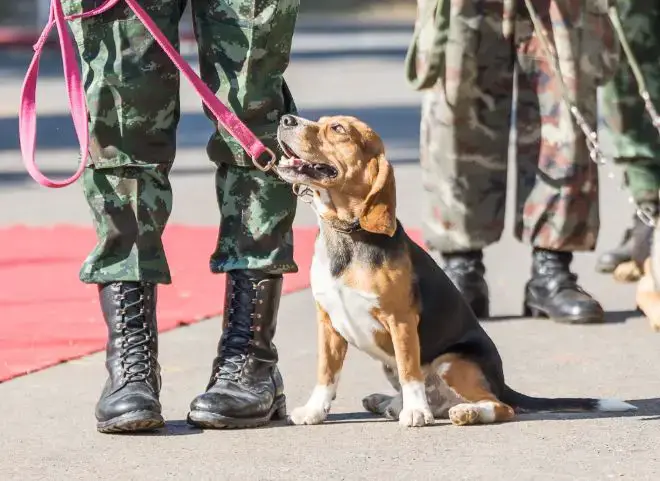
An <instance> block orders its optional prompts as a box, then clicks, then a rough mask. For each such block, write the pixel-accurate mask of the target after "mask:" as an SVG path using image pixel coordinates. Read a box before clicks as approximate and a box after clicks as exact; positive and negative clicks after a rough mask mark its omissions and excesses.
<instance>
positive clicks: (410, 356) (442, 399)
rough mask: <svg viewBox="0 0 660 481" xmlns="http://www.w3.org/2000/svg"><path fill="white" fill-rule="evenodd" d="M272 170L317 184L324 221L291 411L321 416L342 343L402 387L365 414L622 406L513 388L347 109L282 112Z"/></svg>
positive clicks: (376, 398)
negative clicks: (279, 155) (312, 383)
mask: <svg viewBox="0 0 660 481" xmlns="http://www.w3.org/2000/svg"><path fill="white" fill-rule="evenodd" d="M278 136H279V140H280V143H281V145H282V148H283V149H284V151H285V152H286V154H287V157H288V158H286V159H283V160H282V161H281V162H280V164H279V166H278V167H277V170H278V173H279V175H280V176H281V177H282V178H283V179H284V180H285V181H287V182H290V183H292V184H303V185H305V186H307V187H309V188H311V189H312V191H313V205H314V208H315V210H316V212H317V215H318V218H319V224H320V232H319V237H318V239H317V241H316V246H315V253H314V260H313V265H312V279H311V280H312V291H313V293H314V296H315V298H316V303H317V318H318V322H319V331H318V332H319V339H318V347H319V357H318V375H317V378H318V380H317V386H316V388H315V389H314V391H313V393H312V395H311V396H310V398H309V401H308V402H307V404H305V405H304V406H301V407H300V408H297V409H296V410H294V411H293V412H292V413H291V416H290V418H291V420H292V422H293V423H295V424H315V423H320V422H322V421H323V420H324V419H325V418H326V415H327V413H328V411H329V409H330V405H331V402H332V400H333V399H334V396H335V393H336V388H337V384H338V381H339V374H340V372H341V368H342V366H343V361H344V357H345V355H346V351H347V347H348V345H349V344H352V345H354V346H355V347H357V348H358V349H361V350H363V351H365V352H367V353H368V354H369V355H371V356H372V357H373V358H375V359H377V360H378V361H380V362H382V363H383V366H384V369H385V372H386V374H387V377H388V379H389V380H390V382H391V383H392V385H393V386H394V387H395V388H396V390H397V392H398V394H397V395H395V396H388V395H383V394H373V395H371V396H368V397H366V398H365V399H364V400H363V404H364V406H365V408H366V409H367V410H369V411H371V412H374V413H378V414H382V415H385V416H388V417H390V418H394V419H398V420H399V422H400V423H401V424H403V425H406V426H421V425H425V424H429V423H431V422H433V420H434V418H437V417H442V416H448V417H449V418H450V419H451V421H452V422H453V423H454V424H459V425H462V424H475V423H480V422H481V423H487V422H497V421H507V420H510V419H512V418H513V417H514V413H515V412H516V411H558V410H565V411H595V410H627V409H635V408H634V406H631V405H629V404H626V403H623V402H620V401H605V400H598V399H585V398H563V399H547V398H533V397H529V396H526V395H523V394H520V393H518V392H516V391H514V390H513V389H511V388H509V387H508V386H507V385H506V383H505V381H504V374H503V369H502V361H501V359H500V356H499V353H498V351H497V348H496V347H495V345H494V343H493V341H492V340H491V339H490V337H489V336H488V335H487V334H486V332H485V331H484V329H483V328H482V327H481V325H480V324H479V321H478V320H477V319H476V317H475V316H474V315H473V313H472V311H471V310H470V308H469V307H468V305H467V303H466V302H465V301H464V300H463V298H462V296H461V295H460V293H459V292H458V290H457V289H456V288H455V287H454V285H453V284H452V282H451V281H450V280H449V278H448V277H447V276H446V275H445V273H444V272H443V271H442V269H441V268H440V267H439V266H438V265H437V264H436V262H435V261H434V260H433V259H432V258H431V257H430V256H429V255H428V254H427V253H426V252H425V251H424V250H423V249H422V248H421V247H419V246H418V245H417V244H416V243H415V242H413V241H412V240H411V239H410V238H409V237H408V235H407V234H406V232H405V230H404V228H403V226H402V225H401V223H400V222H398V220H397V218H396V213H395V210H396V191H395V180H394V174H393V170H392V167H391V165H390V164H389V162H387V160H386V158H385V152H384V147H383V143H382V141H381V139H380V138H379V137H378V135H377V134H376V133H375V132H374V131H373V130H372V129H370V128H369V127H368V126H367V125H365V124H364V123H363V122H361V121H359V120H357V119H355V118H352V117H333V118H322V119H320V120H319V121H318V122H311V121H308V120H304V119H301V118H299V117H293V116H285V117H284V118H283V119H282V121H281V123H280V128H279V132H278Z"/></svg>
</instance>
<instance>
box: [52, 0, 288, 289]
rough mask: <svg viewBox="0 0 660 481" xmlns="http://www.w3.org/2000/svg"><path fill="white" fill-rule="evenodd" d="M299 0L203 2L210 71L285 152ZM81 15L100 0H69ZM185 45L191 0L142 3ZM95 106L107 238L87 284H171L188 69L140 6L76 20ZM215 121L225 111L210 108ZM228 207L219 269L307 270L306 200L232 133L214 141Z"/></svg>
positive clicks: (96, 160)
mask: <svg viewBox="0 0 660 481" xmlns="http://www.w3.org/2000/svg"><path fill="white" fill-rule="evenodd" d="M298 1H299V0H280V1H277V0H224V1H218V0H215V1H214V0H192V3H191V5H192V9H193V19H194V26H195V34H196V38H197V41H198V44H199V59H200V72H201V77H202V78H203V79H204V81H205V82H206V83H207V84H208V85H209V87H210V88H211V90H212V91H213V92H216V93H217V95H218V96H219V97H220V98H221V99H222V100H223V101H224V102H225V103H226V104H227V105H228V106H229V107H230V108H231V109H232V111H234V112H235V113H237V114H238V116H239V117H240V118H241V120H243V122H245V124H246V125H247V126H248V127H249V128H250V129H251V130H252V131H253V132H255V133H256V134H257V135H258V136H259V137H260V139H261V140H262V141H263V142H264V144H265V145H266V146H268V147H270V148H271V149H273V150H276V149H277V142H276V138H275V136H276V126H277V122H278V119H279V117H280V116H281V115H283V114H285V113H290V112H295V105H294V103H293V100H292V99H291V96H290V95H289V93H288V90H287V88H286V84H285V82H284V80H283V77H282V76H283V73H284V71H285V69H286V67H287V65H288V61H289V51H290V48H291V39H292V35H293V30H294V26H295V21H296V16H297V10H298ZM63 3H64V7H65V12H66V13H69V14H70V13H77V12H79V11H80V9H81V3H82V6H84V8H85V10H89V9H90V8H92V7H94V6H96V5H98V4H100V3H101V1H100V0H83V1H82V2H81V1H80V0H64V2H63ZM140 4H141V5H142V6H143V7H144V8H145V10H146V11H147V13H149V15H150V16H151V17H152V18H153V19H154V21H155V22H156V24H157V25H158V27H159V28H160V29H161V30H162V31H163V32H164V33H165V35H166V36H167V38H168V40H169V41H170V42H171V43H172V44H173V45H175V46H178V31H179V21H180V19H181V16H182V14H183V10H184V8H185V6H186V0H141V2H140ZM72 27H73V32H74V35H75V38H76V41H77V44H78V48H79V51H80V54H81V56H82V59H83V74H84V83H85V90H86V94H87V102H88V106H89V117H90V134H91V158H92V164H91V165H90V166H89V168H88V169H87V170H86V172H85V174H84V177H83V187H84V191H85V196H86V198H87V201H88V203H89V205H90V207H91V211H92V214H93V216H94V221H95V225H96V231H97V235H98V238H99V241H98V244H97V245H96V247H95V248H94V250H93V251H92V253H91V254H90V255H89V257H88V258H87V259H86V261H85V263H84V265H83V267H82V269H81V272H80V278H81V280H82V281H83V282H88V283H103V282H111V281H148V282H154V283H164V284H167V283H170V282H171V278H170V273H169V269H168V265H167V260H166V258H165V252H164V250H163V244H162V241H161V234H162V232H163V230H164V229H165V225H166V223H167V220H168V217H169V215H170V212H171V210H172V190H171V186H170V182H169V180H168V174H169V172H170V169H171V168H172V162H173V161H174V157H175V152H176V130H177V124H178V121H179V116H180V113H179V72H178V70H177V68H176V67H175V66H174V64H173V63H172V62H171V61H170V60H169V58H168V57H167V56H166V54H165V53H164V52H163V51H162V49H161V48H160V46H159V45H158V44H157V43H156V41H155V40H153V39H152V37H151V35H150V34H149V33H148V32H147V31H146V29H145V27H144V26H143V25H142V23H141V22H140V21H139V20H137V19H136V18H135V16H134V15H133V13H132V12H131V11H130V9H129V7H128V6H127V5H125V4H122V3H120V4H119V6H118V7H116V8H114V9H112V10H111V11H110V12H108V13H106V14H104V15H101V16H97V17H93V18H91V19H88V20H83V21H76V22H74V23H73V25H72ZM207 115H209V118H210V119H211V120H212V121H213V122H214V123H215V119H214V118H213V117H212V116H211V114H209V113H208V112H207ZM207 153H208V155H209V157H210V159H211V161H212V162H214V163H215V164H216V166H217V172H216V176H215V178H216V192H217V198H218V205H219V208H220V212H221V214H222V221H221V225H220V232H221V234H220V235H219V239H218V244H217V248H216V249H215V252H214V253H213V255H212V256H211V270H212V271H213V272H228V271H231V270H237V269H257V270H262V271H266V272H270V273H287V272H295V271H296V270H297V267H296V264H295V263H294V261H293V245H292V241H293V236H292V231H291V228H292V223H293V218H294V216H295V209H296V202H295V196H294V195H293V194H292V192H291V188H290V186H288V185H287V184H285V183H284V182H282V181H280V180H279V179H278V178H277V177H276V176H275V175H274V174H272V173H267V174H265V173H263V172H261V171H259V170H257V169H256V168H254V167H253V165H252V162H251V160H250V158H249V156H248V155H247V154H246V153H245V151H244V150H243V149H242V147H241V146H240V145H239V144H238V143H237V142H236V140H235V139H233V138H232V137H231V135H229V134H228V133H227V132H225V131H224V130H222V129H220V130H218V131H216V132H215V133H214V134H213V135H212V136H211V138H210V140H209V142H208V146H207Z"/></svg>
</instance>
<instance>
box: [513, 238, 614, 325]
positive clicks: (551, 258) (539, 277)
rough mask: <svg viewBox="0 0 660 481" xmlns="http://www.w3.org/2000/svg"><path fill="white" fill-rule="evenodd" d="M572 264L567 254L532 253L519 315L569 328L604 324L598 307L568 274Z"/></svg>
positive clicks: (601, 311)
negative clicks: (568, 324) (521, 313)
mask: <svg viewBox="0 0 660 481" xmlns="http://www.w3.org/2000/svg"><path fill="white" fill-rule="evenodd" d="M572 260H573V254H572V253H571V252H559V251H551V250H545V249H537V248H535V249H534V252H533V258H532V278H531V279H530V280H529V281H528V282H527V286H526V287H525V304H524V312H523V315H525V316H532V317H549V318H551V319H553V320H554V321H557V322H564V323H571V324H586V323H597V322H603V321H604V312H603V308H602V307H601V305H600V304H599V303H598V301H596V300H595V299H594V298H593V297H591V296H590V295H589V294H588V293H586V292H585V291H584V290H583V289H582V288H581V287H580V286H579V285H578V283H577V276H576V275H575V274H573V273H572V272H571V271H570V269H569V266H570V264H571V261H572Z"/></svg>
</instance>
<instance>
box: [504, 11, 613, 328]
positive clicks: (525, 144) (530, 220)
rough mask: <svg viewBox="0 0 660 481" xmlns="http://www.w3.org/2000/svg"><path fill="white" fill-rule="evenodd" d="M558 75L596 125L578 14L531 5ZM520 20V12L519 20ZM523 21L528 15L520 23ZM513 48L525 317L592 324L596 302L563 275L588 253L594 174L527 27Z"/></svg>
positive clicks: (598, 312) (593, 231)
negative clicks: (528, 273) (575, 255)
mask: <svg viewBox="0 0 660 481" xmlns="http://www.w3.org/2000/svg"><path fill="white" fill-rule="evenodd" d="M536 4H537V5H538V6H537V11H538V13H539V16H540V18H541V20H542V21H543V23H544V25H545V27H546V28H547V29H548V31H550V32H551V33H552V34H551V35H549V36H548V38H549V40H550V41H551V42H552V43H553V44H554V48H555V49H556V52H557V55H558V57H559V58H560V61H561V68H562V74H563V75H564V78H565V81H566V84H567V87H568V88H569V90H570V94H569V95H571V96H572V98H573V99H576V100H577V103H578V106H579V108H580V111H581V112H582V114H583V115H584V117H585V118H586V121H587V122H588V123H589V125H590V126H591V127H592V128H594V129H595V123H596V79H597V75H596V72H592V71H591V70H590V67H591V66H590V65H589V63H588V62H586V61H584V58H583V57H582V53H581V52H580V51H579V45H581V42H582V41H583V38H582V35H583V34H585V32H584V31H583V30H582V29H581V28H578V27H577V26H578V25H582V24H583V22H584V15H583V14H584V12H583V11H581V10H580V8H575V5H573V7H572V8H568V6H567V5H566V4H565V2H564V1H563V0H562V1H559V0H553V2H550V5H548V2H541V1H539V2H536ZM521 15H522V14H521ZM527 18H529V17H527ZM517 43H518V61H519V63H518V64H519V67H520V68H519V72H520V74H519V75H518V87H519V88H518V100H517V132H518V167H519V182H518V202H517V206H518V209H517V214H518V215H517V218H516V235H517V237H518V238H519V239H521V240H523V241H525V242H529V243H531V244H532V246H533V248H534V253H533V267H532V278H531V280H530V281H529V282H528V283H527V286H526V293H525V311H526V313H527V314H530V313H531V314H533V315H545V316H548V317H550V318H552V319H554V320H556V321H561V322H572V323H577V322H600V321H602V320H603V310H602V308H601V306H600V304H599V303H598V302H597V301H595V300H594V299H593V298H592V297H591V296H589V295H588V294H587V293H586V292H584V291H583V290H582V289H581V288H580V286H579V285H578V284H577V277H576V276H575V275H574V274H573V273H571V272H570V267H569V266H570V263H571V261H572V252H573V251H581V250H582V251H585V250H586V251H589V250H593V249H594V246H595V244H596V238H597V234H598V227H599V218H598V170H597V166H596V164H595V163H594V162H592V161H591V160H590V158H589V152H588V150H587V147H586V145H585V141H584V137H583V135H582V132H581V131H580V129H579V128H578V126H577V124H576V123H575V122H574V121H573V120H572V117H571V114H570V112H569V108H568V107H567V104H566V103H565V102H564V101H563V99H562V96H561V90H560V87H559V83H558V79H557V77H556V75H555V74H554V72H553V70H552V68H551V65H550V63H549V62H548V60H547V56H546V55H545V53H544V50H543V49H542V46H541V44H540V43H539V41H538V37H537V36H536V35H532V27H531V22H529V21H528V20H524V17H523V19H520V20H519V22H518V30H517Z"/></svg>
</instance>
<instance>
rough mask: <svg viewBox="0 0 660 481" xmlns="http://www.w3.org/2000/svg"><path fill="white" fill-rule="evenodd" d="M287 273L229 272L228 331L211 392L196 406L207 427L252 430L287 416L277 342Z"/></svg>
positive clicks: (193, 418) (192, 417)
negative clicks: (284, 280)
mask: <svg viewBox="0 0 660 481" xmlns="http://www.w3.org/2000/svg"><path fill="white" fill-rule="evenodd" d="M281 291H282V276H281V275H280V276H268V275H266V274H263V273H259V272H253V271H233V272H230V273H228V274H227V288H226V296H225V311H224V312H225V316H224V321H223V333H222V337H221V338H220V342H219V343H218V354H217V356H216V358H215V359H214V361H213V368H212V372H211V379H210V381H209V383H208V385H207V388H206V392H205V393H204V394H201V395H199V396H197V397H196V398H195V399H194V400H193V401H192V403H191V404H190V413H189V414H188V422H189V423H190V424H193V425H195V426H198V427H201V428H216V429H220V428H249V427H256V426H261V425H264V424H267V423H268V422H269V421H270V420H271V419H272V418H278V419H284V418H285V417H286V400H285V397H284V384H283V382H282V376H281V374H280V371H279V369H278V368H277V360H278V355H277V349H276V348H275V345H274V344H273V336H274V335H275V327H276V325H277V310H278V307H279V302H280V294H281Z"/></svg>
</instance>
